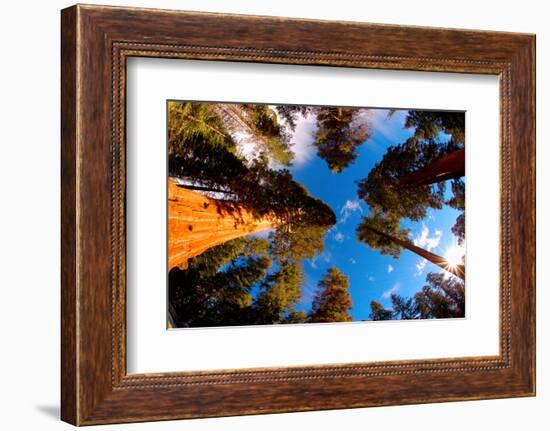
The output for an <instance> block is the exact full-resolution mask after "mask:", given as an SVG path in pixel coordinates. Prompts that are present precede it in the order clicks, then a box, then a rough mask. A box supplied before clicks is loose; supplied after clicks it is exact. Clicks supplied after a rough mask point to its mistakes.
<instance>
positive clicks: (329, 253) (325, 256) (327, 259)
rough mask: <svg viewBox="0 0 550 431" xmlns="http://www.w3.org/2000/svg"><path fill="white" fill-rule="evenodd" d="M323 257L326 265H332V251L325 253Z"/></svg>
mask: <svg viewBox="0 0 550 431" xmlns="http://www.w3.org/2000/svg"><path fill="white" fill-rule="evenodd" d="M321 257H322V258H323V260H324V261H325V262H326V263H330V261H331V260H332V253H331V252H330V251H325V252H324V253H323V254H321Z"/></svg>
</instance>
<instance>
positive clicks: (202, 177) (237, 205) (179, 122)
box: [168, 102, 335, 262]
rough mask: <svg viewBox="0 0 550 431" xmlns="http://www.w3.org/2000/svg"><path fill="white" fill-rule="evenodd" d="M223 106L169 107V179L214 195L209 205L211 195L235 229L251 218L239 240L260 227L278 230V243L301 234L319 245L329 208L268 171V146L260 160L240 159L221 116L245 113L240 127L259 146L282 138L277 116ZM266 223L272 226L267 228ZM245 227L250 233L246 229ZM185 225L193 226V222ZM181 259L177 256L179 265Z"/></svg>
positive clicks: (282, 173)
mask: <svg viewBox="0 0 550 431" xmlns="http://www.w3.org/2000/svg"><path fill="white" fill-rule="evenodd" d="M211 105H215V107H212V106H211ZM226 105H227V104H201V103H180V102H171V104H170V105H169V134H168V135H169V164H168V170H169V175H170V176H171V177H174V178H176V179H177V181H178V182H179V185H180V186H182V187H188V188H190V189H195V190H200V191H201V192H204V193H215V195H210V196H211V198H210V201H212V199H214V196H215V202H211V203H212V204H213V205H214V206H215V207H216V211H217V212H218V213H219V214H222V215H223V217H224V218H226V219H227V220H229V223H233V220H234V222H235V224H236V225H242V222H243V216H242V215H243V214H245V215H246V217H244V218H245V219H250V218H251V217H249V215H251V216H252V218H255V219H256V221H254V220H251V222H250V223H248V222H247V223H245V226H244V227H243V229H240V231H242V234H243V235H246V233H247V232H251V231H254V230H255V229H254V228H253V226H252V225H254V224H255V225H258V224H263V225H264V226H266V228H269V227H273V226H276V227H277V230H278V232H279V233H280V235H278V237H280V238H283V237H285V235H286V236H288V233H289V232H301V235H302V236H305V235H306V233H309V234H310V235H311V236H310V241H309V242H310V243H311V244H319V242H320V241H321V239H322V237H323V236H324V233H325V231H326V230H327V229H328V228H329V227H330V226H332V225H333V224H334V223H335V216H334V213H333V211H332V210H331V209H330V207H328V206H327V205H326V204H324V203H323V202H322V201H320V200H318V199H316V198H314V197H312V196H311V195H309V193H308V192H307V190H306V189H305V188H304V187H303V186H302V185H300V184H298V183H296V182H295V181H294V180H293V179H292V175H291V173H290V171H288V170H287V169H273V168H272V167H271V166H270V164H269V158H270V157H274V155H275V154H276V153H277V151H275V146H273V145H272V146H269V145H267V144H266V145H264V146H263V148H264V149H265V151H261V152H260V154H259V156H258V157H256V158H253V159H251V160H247V159H246V158H244V157H243V156H242V155H241V154H240V151H239V148H238V145H237V143H236V141H235V139H234V138H233V136H234V135H235V133H236V132H235V130H234V129H233V127H235V126H231V125H230V123H231V122H230V121H229V120H227V119H225V120H224V117H223V116H220V114H219V111H224V112H225V110H227V111H228V112H230V113H231V115H233V116H237V114H236V113H235V112H234V111H235V110H238V111H239V114H238V115H239V118H240V116H244V114H243V113H245V114H246V116H245V117H243V119H242V122H243V123H245V121H246V122H247V123H246V124H247V127H249V129H250V130H252V129H253V132H250V133H253V134H254V136H256V138H255V140H256V141H257V142H259V141H260V137H263V138H264V140H265V142H267V141H270V140H272V139H275V137H276V135H277V136H279V135H280V134H281V132H280V130H279V129H277V125H276V123H275V122H274V121H275V119H274V116H275V114H274V113H273V112H272V111H271V110H267V111H266V109H268V108H266V107H265V106H263V107H262V106H261V105H260V106H259V107H256V106H255V105H236V106H233V105H231V106H229V107H227V106H226ZM220 106H223V107H220ZM227 115H229V114H227ZM275 117H276V116H275ZM243 127H244V126H243ZM278 134H279V135H278ZM270 142H271V141H270ZM262 145H263V144H262ZM210 201H209V203H210ZM185 211H187V210H185ZM193 214H194V213H193V211H191V215H193ZM211 220H212V221H211V222H212V223H215V225H216V226H218V225H219V223H220V222H219V217H218V218H211ZM266 220H269V221H270V223H265V221H266ZM205 223H206V221H205ZM248 224H250V227H251V228H250V229H247V227H248V226H247V225H248ZM189 225H191V226H193V223H189ZM216 226H214V225H212V226H210V227H208V226H206V225H204V226H202V231H203V232H205V235H206V234H208V232H210V233H212V232H216V231H218V228H217V227H216ZM311 227H315V228H312V229H310V228H311ZM191 231H192V230H191V229H185V226H183V229H182V230H180V231H179V233H178V235H179V236H178V238H179V239H181V240H182V241H185V240H186V239H187V237H189V236H190V235H191ZM198 232H200V231H196V230H195V231H194V233H193V235H195V236H199V233H198ZM210 236H211V235H210ZM224 236H225V234H224ZM233 237H235V236H233ZM222 239H223V238H222V237H220V238H218V240H216V239H213V240H212V244H213V245H216V244H218V243H219V242H220V241H222ZM209 240H210V239H209ZM304 240H305V241H307V239H304ZM321 242H322V241H321ZM287 243H288V241H287ZM316 250H318V248H316ZM184 257H185V256H183V255H182V256H181V258H182V262H184V259H183V258H184ZM188 257H192V256H191V255H189V256H188Z"/></svg>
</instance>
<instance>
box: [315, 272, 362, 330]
mask: <svg viewBox="0 0 550 431" xmlns="http://www.w3.org/2000/svg"><path fill="white" fill-rule="evenodd" d="M348 287H349V280H348V277H346V276H345V275H344V274H343V273H342V272H341V271H340V270H339V269H338V268H335V267H332V268H329V269H328V270H327V273H326V274H325V275H324V277H323V278H322V279H321V280H320V281H319V284H318V291H317V293H316V294H315V297H314V299H313V306H312V310H311V314H310V319H311V321H312V322H317V323H326V322H351V321H352V317H351V315H350V314H349V313H348V311H349V310H350V309H351V307H352V302H351V297H350V294H349V292H348Z"/></svg>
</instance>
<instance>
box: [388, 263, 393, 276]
mask: <svg viewBox="0 0 550 431" xmlns="http://www.w3.org/2000/svg"><path fill="white" fill-rule="evenodd" d="M392 271H393V266H391V265H388V274H389V273H390V272H392Z"/></svg>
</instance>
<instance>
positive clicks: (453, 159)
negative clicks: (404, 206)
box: [398, 149, 466, 188]
mask: <svg viewBox="0 0 550 431" xmlns="http://www.w3.org/2000/svg"><path fill="white" fill-rule="evenodd" d="M465 156H466V152H465V150H464V149H461V150H456V151H453V152H451V153H449V154H447V155H446V156H443V157H440V158H439V159H437V160H434V161H433V162H432V163H431V164H430V165H428V166H426V167H425V168H424V169H420V170H419V171H416V172H413V173H412V174H409V175H405V176H403V177H401V178H399V181H398V187H400V188H407V187H414V186H426V185H429V184H434V183H438V182H440V181H446V180H450V179H458V178H461V177H463V176H464V172H465V165H466V157H465Z"/></svg>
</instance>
